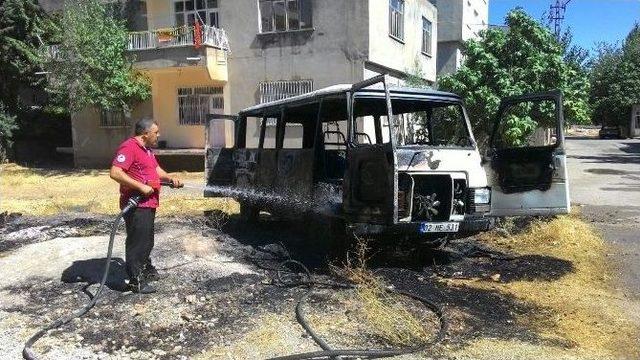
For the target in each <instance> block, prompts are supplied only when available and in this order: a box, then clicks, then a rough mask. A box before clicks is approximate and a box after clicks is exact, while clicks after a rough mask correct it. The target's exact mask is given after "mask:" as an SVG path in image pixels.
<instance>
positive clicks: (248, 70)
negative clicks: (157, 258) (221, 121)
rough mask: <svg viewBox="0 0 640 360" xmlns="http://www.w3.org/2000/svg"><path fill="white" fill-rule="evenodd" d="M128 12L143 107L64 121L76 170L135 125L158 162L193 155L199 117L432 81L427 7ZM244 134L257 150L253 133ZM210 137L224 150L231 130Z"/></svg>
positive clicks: (198, 0) (315, 4)
mask: <svg viewBox="0 0 640 360" xmlns="http://www.w3.org/2000/svg"><path fill="white" fill-rule="evenodd" d="M135 3H136V4H137V5H136V9H137V10H136V14H135V19H137V20H136V21H135V22H134V24H135V29H132V32H131V33H130V43H129V52H130V53H131V55H133V56H135V58H136V64H135V65H136V67H137V68H139V69H141V70H143V71H144V72H146V73H147V74H148V75H149V77H150V78H151V84H152V96H151V99H149V100H148V101H146V102H145V103H142V104H139V105H138V106H137V107H136V108H135V109H134V110H133V111H132V113H131V114H124V115H123V114H118V113H109V112H105V111H101V110H100V109H86V110H84V111H82V112H79V113H77V114H73V116H72V127H73V138H74V159H75V163H76V165H77V166H105V165H107V164H108V162H109V160H110V159H111V156H112V154H113V151H115V148H116V146H117V145H118V144H119V143H120V142H121V141H122V140H123V139H124V138H126V137H127V136H129V135H130V134H131V125H132V123H133V121H135V120H136V119H138V118H140V117H143V116H153V117H154V119H155V120H156V121H157V122H158V123H159V125H160V128H161V140H163V141H164V143H163V144H162V147H163V148H164V149H158V151H157V152H158V153H159V154H160V156H171V155H175V156H185V155H194V154H195V155H200V154H202V152H203V148H204V140H205V139H204V126H203V124H204V121H205V118H206V114H208V113H226V114H233V113H237V112H238V111H239V110H241V109H243V108H246V107H249V106H251V105H255V104H257V103H261V102H267V101H272V100H277V99H282V98H285V97H290V96H295V95H298V94H301V93H305V92H309V91H312V90H315V89H319V88H322V87H326V86H330V85H334V84H339V83H353V82H358V81H361V80H364V79H366V78H369V77H372V76H375V75H378V74H382V73H385V74H389V75H390V77H391V78H392V79H393V82H394V83H396V84H400V83H402V82H403V81H404V80H403V79H404V78H405V77H406V75H407V74H408V73H413V72H416V71H417V68H419V69H420V72H421V73H422V74H423V76H424V79H425V80H426V81H428V82H431V83H433V82H435V79H436V58H435V56H436V53H437V51H436V50H437V10H436V7H435V6H434V5H433V4H431V3H430V2H429V1H428V0H146V1H141V0H136V1H135ZM133 30H135V31H133ZM247 130H248V132H249V134H251V133H252V132H253V133H254V134H255V137H256V142H257V136H258V133H257V129H251V128H250V129H247ZM220 132H221V134H218V136H220V137H224V138H225V139H227V140H228V141H231V139H232V136H233V134H232V129H221V130H220ZM222 133H224V134H222ZM292 136H297V134H296V133H295V132H294V133H293V135H292Z"/></svg>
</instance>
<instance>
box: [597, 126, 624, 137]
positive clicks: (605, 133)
mask: <svg viewBox="0 0 640 360" xmlns="http://www.w3.org/2000/svg"><path fill="white" fill-rule="evenodd" d="M598 136H599V137H600V139H621V138H622V131H620V126H618V125H602V128H600V131H599V132H598Z"/></svg>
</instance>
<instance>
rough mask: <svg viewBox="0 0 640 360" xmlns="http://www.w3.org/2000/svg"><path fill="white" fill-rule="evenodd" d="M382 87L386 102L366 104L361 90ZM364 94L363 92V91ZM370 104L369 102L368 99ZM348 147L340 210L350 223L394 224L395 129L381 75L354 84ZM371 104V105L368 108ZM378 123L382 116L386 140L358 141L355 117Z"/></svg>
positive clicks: (383, 77) (395, 212) (349, 109)
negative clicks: (370, 119) (374, 117)
mask: <svg viewBox="0 0 640 360" xmlns="http://www.w3.org/2000/svg"><path fill="white" fill-rule="evenodd" d="M375 84H382V86H383V87H384V90H385V99H384V103H382V101H383V100H381V99H378V100H375V101H376V103H375V104H368V103H366V101H365V98H366V96H360V95H362V93H361V90H363V89H364V88H366V87H369V86H372V85H375ZM365 92H366V90H365ZM369 101H371V100H370V99H369ZM347 105H348V109H347V110H348V114H349V124H348V128H349V129H348V139H347V143H348V147H347V171H346V173H345V178H344V183H343V189H344V190H343V197H344V202H343V209H344V212H345V215H346V217H347V218H348V219H349V220H350V221H351V222H366V223H370V224H393V223H394V222H395V221H396V219H397V215H398V210H397V209H398V208H397V206H396V202H397V198H396V196H395V194H396V193H397V190H398V175H397V171H396V166H395V164H396V157H395V151H394V146H395V145H394V139H393V138H394V136H393V134H394V130H393V121H391V120H390V119H392V113H393V112H392V109H391V97H390V95H389V88H388V85H387V82H386V78H385V76H384V75H379V76H376V77H373V78H371V79H368V80H365V81H362V82H360V83H357V84H354V85H353V86H352V88H351V91H350V96H349V99H348V101H347ZM369 105H373V106H369ZM371 112H375V116H376V117H377V121H378V122H380V118H381V116H383V117H385V118H386V119H389V120H387V121H388V126H385V129H384V131H387V132H388V134H387V136H386V138H387V139H389V141H387V142H385V143H383V142H382V141H377V140H376V141H371V140H369V141H357V139H356V137H357V136H358V135H361V134H360V133H357V130H356V123H355V122H356V118H357V117H359V116H363V115H374V114H371ZM377 128H378V129H377V130H376V132H377V133H378V134H380V133H382V131H383V130H382V129H381V128H382V126H381V125H378V126H377Z"/></svg>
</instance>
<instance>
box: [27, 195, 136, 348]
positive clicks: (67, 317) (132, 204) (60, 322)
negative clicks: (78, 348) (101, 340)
mask: <svg viewBox="0 0 640 360" xmlns="http://www.w3.org/2000/svg"><path fill="white" fill-rule="evenodd" d="M140 199H141V196H135V197H133V198H131V199H129V203H128V204H127V206H125V207H124V209H122V211H121V212H120V214H118V216H117V217H116V219H115V220H114V221H113V226H112V228H111V235H110V237H109V247H108V250H107V260H106V261H105V264H104V272H103V273H102V280H101V281H100V287H98V291H96V294H95V295H94V296H93V297H91V301H89V303H88V304H87V305H85V306H84V307H82V308H81V309H79V310H76V311H75V312H73V313H71V314H69V315H65V316H62V317H60V318H58V319H56V320H55V321H53V322H52V323H50V324H49V325H47V326H45V327H43V328H42V329H41V330H40V331H38V332H37V333H35V334H33V336H31V337H30V338H29V340H27V342H26V343H25V344H24V348H23V349H22V357H23V358H24V359H27V360H35V359H37V357H36V353H35V352H34V351H33V349H32V347H33V345H34V344H35V343H36V341H38V340H40V338H42V337H43V336H44V335H45V334H46V333H47V332H48V331H49V330H52V329H56V328H59V327H60V326H62V325H64V324H67V323H69V322H70V321H71V320H73V319H75V318H78V317H80V316H82V315H84V314H86V313H87V312H88V311H89V310H91V308H92V307H93V306H94V305H95V304H96V302H97V301H98V298H99V297H100V294H102V290H103V288H104V285H105V283H106V282H107V277H108V276H109V267H110V266H111V256H112V253H113V243H114V240H115V237H116V232H117V231H118V226H119V225H120V221H121V220H122V218H123V217H124V215H125V214H127V213H128V212H129V211H131V210H132V209H134V208H135V207H137V206H138V202H139V201H140Z"/></svg>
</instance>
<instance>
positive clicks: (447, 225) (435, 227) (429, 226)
mask: <svg viewBox="0 0 640 360" xmlns="http://www.w3.org/2000/svg"><path fill="white" fill-rule="evenodd" d="M459 228H460V223H457V222H440V223H421V224H420V232H421V233H423V234H424V233H439V232H458V229H459Z"/></svg>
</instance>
